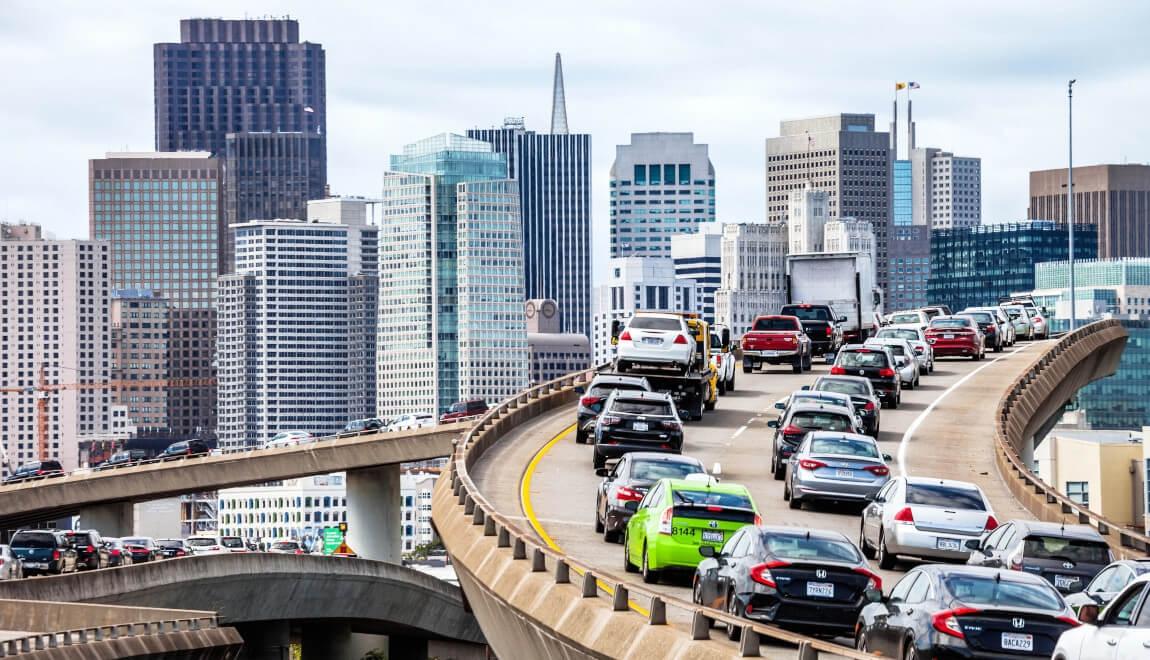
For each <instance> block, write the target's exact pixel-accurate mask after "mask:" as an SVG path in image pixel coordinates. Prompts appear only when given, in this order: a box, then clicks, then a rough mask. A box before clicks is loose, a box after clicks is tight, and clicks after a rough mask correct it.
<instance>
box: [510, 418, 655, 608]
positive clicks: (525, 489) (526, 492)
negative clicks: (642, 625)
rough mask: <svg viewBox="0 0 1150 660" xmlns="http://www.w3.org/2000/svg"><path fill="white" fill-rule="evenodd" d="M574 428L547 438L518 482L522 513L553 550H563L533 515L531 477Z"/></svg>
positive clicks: (609, 589)
mask: <svg viewBox="0 0 1150 660" xmlns="http://www.w3.org/2000/svg"><path fill="white" fill-rule="evenodd" d="M574 430H575V424H572V425H571V426H568V427H567V428H565V429H563V430H562V431H560V432H559V434H558V435H556V436H555V437H554V438H551V439H550V440H548V441H547V444H545V445H543V446H542V447H541V448H540V449H539V451H537V452H536V453H535V455H534V456H532V457H531V462H530V463H528V464H527V467H526V468H525V469H524V470H523V479H522V480H521V481H520V482H519V503H520V504H521V505H522V506H523V515H524V516H526V517H527V522H529V523H531V529H533V530H535V533H536V534H538V535H539V538H540V539H542V540H543V542H544V543H546V544H547V547H549V548H551V549H552V550H554V551H555V552H563V548H561V547H559V544H558V543H556V542H555V539H553V538H551V535H550V534H548V533H547V530H545V529H543V524H542V523H541V522H539V519H538V518H536V517H535V507H533V506H532V505H531V478H532V477H533V476H534V475H535V468H537V467H539V463H541V462H542V461H543V459H544V458H545V457H546V456H547V454H548V453H550V452H551V449H552V448H553V447H554V446H555V445H557V444H559V442H560V441H562V440H563V438H566V437H567V436H569V435H571V432H572V431H574ZM571 570H573V571H574V572H575V573H577V574H578V575H583V571H582V570H580V569H578V568H576V567H574V566H573V567H572V568H571ZM595 583H596V584H597V585H598V586H599V588H600V589H602V590H603V591H605V592H607V594H608V595H610V596H613V595H615V589H614V587H612V586H611V585H609V584H607V583H606V582H604V581H602V580H596V581H595ZM627 604H628V605H630V606H631V609H632V610H634V611H635V612H638V613H639V614H640V615H642V616H650V615H651V612H650V611H649V610H647V609H646V608H644V607H641V606H640V605H638V604H637V603H635V602H634V601H628V603H627Z"/></svg>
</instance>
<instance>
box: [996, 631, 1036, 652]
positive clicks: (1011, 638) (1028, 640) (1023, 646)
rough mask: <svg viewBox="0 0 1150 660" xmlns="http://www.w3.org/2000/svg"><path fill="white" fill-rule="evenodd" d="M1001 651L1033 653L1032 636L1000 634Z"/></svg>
mask: <svg viewBox="0 0 1150 660" xmlns="http://www.w3.org/2000/svg"><path fill="white" fill-rule="evenodd" d="M1002 649H1003V650H1004V651H1006V650H1010V651H1033V650H1034V635H1024V634H1022V633H1002Z"/></svg>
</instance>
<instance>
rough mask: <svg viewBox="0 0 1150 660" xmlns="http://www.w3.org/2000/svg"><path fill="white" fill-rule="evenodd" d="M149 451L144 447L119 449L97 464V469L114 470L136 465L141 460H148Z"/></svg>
mask: <svg viewBox="0 0 1150 660" xmlns="http://www.w3.org/2000/svg"><path fill="white" fill-rule="evenodd" d="M147 458H148V452H147V451H145V450H143V449H124V450H122V451H118V452H116V453H114V454H112V456H111V457H110V458H108V460H106V461H104V462H103V463H100V464H99V465H97V466H96V469H97V470H112V469H115V468H120V467H127V466H129V465H135V464H137V463H139V462H141V461H144V460H147Z"/></svg>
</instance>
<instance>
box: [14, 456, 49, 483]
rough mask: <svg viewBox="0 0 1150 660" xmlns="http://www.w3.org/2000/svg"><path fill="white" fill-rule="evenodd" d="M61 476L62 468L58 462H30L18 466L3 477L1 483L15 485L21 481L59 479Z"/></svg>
mask: <svg viewBox="0 0 1150 660" xmlns="http://www.w3.org/2000/svg"><path fill="white" fill-rule="evenodd" d="M63 475H64V467H63V466H61V465H60V461H56V460H44V461H30V462H28V463H24V464H22V465H20V466H19V467H17V468H16V469H15V470H14V471H13V472H12V474H10V475H8V476H7V477H4V481H3V483H4V484H17V483H20V482H22V481H33V480H36V479H48V478H51V477H61V476H63Z"/></svg>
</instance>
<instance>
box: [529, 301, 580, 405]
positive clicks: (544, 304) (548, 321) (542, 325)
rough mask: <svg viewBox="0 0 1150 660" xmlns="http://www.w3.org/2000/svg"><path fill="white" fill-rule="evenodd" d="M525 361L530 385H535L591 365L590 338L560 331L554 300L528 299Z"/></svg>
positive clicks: (559, 315)
mask: <svg viewBox="0 0 1150 660" xmlns="http://www.w3.org/2000/svg"><path fill="white" fill-rule="evenodd" d="M524 310H525V312H526V314H525V316H526V318H527V362H528V364H529V367H528V369H529V371H530V374H531V385H538V384H540V383H546V382H548V381H552V380H555V379H556V378H561V377H563V376H566V375H567V374H570V373H574V372H576V371H583V370H584V369H588V368H590V367H591V340H590V339H589V338H588V337H587V336H586V335H581V334H577V333H573V332H563V328H562V323H561V321H562V314H561V313H560V309H559V305H558V304H557V303H556V302H555V301H554V300H548V299H535V300H528V301H527V304H526V306H525V308H524Z"/></svg>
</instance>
